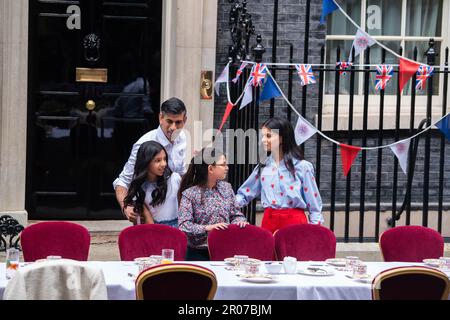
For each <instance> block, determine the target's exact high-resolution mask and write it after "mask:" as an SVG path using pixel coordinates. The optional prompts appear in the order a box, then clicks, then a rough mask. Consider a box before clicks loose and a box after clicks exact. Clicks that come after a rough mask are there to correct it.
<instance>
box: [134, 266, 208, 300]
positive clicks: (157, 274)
mask: <svg viewBox="0 0 450 320" xmlns="http://www.w3.org/2000/svg"><path fill="white" fill-rule="evenodd" d="M216 290H217V279H216V275H215V274H214V272H213V271H211V270H209V269H207V268H204V267H201V266H196V265H192V264H187V263H171V264H163V265H158V266H154V267H150V268H148V269H146V270H144V271H142V272H141V273H140V274H139V275H138V277H137V278H136V299H137V300H211V299H213V298H214V295H215V294H216Z"/></svg>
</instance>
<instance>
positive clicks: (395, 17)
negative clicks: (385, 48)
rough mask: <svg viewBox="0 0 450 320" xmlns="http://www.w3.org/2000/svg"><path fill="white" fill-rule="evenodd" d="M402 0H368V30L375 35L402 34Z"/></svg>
mask: <svg viewBox="0 0 450 320" xmlns="http://www.w3.org/2000/svg"><path fill="white" fill-rule="evenodd" d="M401 16H402V1H398V0H397V1H392V0H368V1H367V17H366V19H367V20H366V30H367V32H368V33H369V34H371V35H374V36H399V35H401V20H402V19H401Z"/></svg>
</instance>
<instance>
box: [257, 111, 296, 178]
mask: <svg viewBox="0 0 450 320" xmlns="http://www.w3.org/2000/svg"><path fill="white" fill-rule="evenodd" d="M264 127H265V128H268V129H270V130H271V131H276V132H277V133H278V135H279V136H280V138H281V140H282V142H281V151H283V160H284V163H285V164H286V168H287V169H288V170H289V172H290V173H291V174H292V175H295V168H294V162H293V159H298V160H303V159H304V157H303V152H302V150H301V149H300V147H299V146H298V145H297V143H296V141H295V134H294V129H293V128H292V125H291V123H290V122H289V121H287V120H286V119H280V118H270V119H268V120H267V121H266V122H264V123H263V124H262V126H261V128H264ZM269 153H270V151H269ZM264 166H265V163H260V164H259V167H260V168H263V167H264Z"/></svg>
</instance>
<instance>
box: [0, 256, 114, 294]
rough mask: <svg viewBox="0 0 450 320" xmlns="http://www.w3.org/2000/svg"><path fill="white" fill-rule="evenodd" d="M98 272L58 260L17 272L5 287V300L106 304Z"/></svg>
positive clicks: (32, 265)
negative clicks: (97, 302)
mask: <svg viewBox="0 0 450 320" xmlns="http://www.w3.org/2000/svg"><path fill="white" fill-rule="evenodd" d="M107 298H108V297H107V290H106V284H105V279H104V276H103V272H102V270H101V269H100V268H97V267H93V266H89V265H87V264H86V263H85V262H80V261H75V260H69V259H60V260H47V261H42V262H35V263H33V264H31V265H28V266H26V267H23V268H20V269H19V270H18V271H17V273H16V274H15V275H14V277H13V278H12V279H11V280H9V282H8V284H7V285H6V288H5V292H4V294H3V299H5V300H106V299H107Z"/></svg>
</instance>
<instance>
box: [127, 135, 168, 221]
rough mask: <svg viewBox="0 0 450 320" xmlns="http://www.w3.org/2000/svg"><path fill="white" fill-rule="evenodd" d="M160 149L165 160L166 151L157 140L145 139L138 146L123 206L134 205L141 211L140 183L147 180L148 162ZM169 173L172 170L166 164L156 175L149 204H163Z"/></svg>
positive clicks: (141, 194)
mask: <svg viewBox="0 0 450 320" xmlns="http://www.w3.org/2000/svg"><path fill="white" fill-rule="evenodd" d="M161 150H164V153H165V155H166V161H167V159H168V157H167V151H166V149H164V147H163V146H162V145H161V144H160V143H159V142H156V141H147V142H144V143H143V144H142V145H141V146H140V147H139V150H138V152H137V156H136V163H135V164H134V174H133V180H132V181H131V183H130V187H129V188H128V194H127V196H126V197H125V199H124V200H123V203H124V206H134V207H135V208H136V209H137V210H138V212H140V213H141V212H142V210H143V206H144V201H145V192H144V190H143V189H142V184H143V183H144V182H145V181H146V180H147V177H148V165H149V163H150V162H151V161H152V160H153V159H154V158H155V157H156V155H157V154H158V153H160V152H161ZM171 174H172V171H171V170H170V168H169V166H167V167H166V170H164V174H163V175H162V176H161V177H158V179H157V181H156V188H155V190H153V192H152V202H151V203H150V205H151V206H158V205H160V204H163V203H164V201H165V200H166V194H167V180H168V179H169V178H170V175H171Z"/></svg>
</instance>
